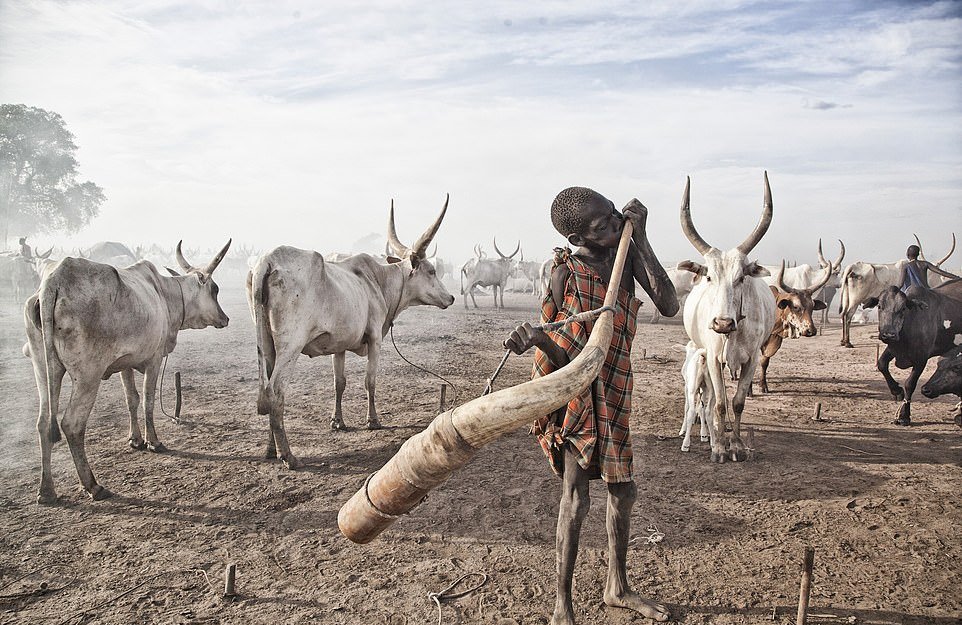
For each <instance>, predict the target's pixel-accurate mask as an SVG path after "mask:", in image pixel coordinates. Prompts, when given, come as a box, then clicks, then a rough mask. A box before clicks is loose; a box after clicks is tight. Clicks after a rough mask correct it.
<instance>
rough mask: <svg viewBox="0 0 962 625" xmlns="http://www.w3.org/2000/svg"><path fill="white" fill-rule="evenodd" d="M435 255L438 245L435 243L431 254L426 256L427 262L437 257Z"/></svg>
mask: <svg viewBox="0 0 962 625" xmlns="http://www.w3.org/2000/svg"><path fill="white" fill-rule="evenodd" d="M437 255H438V244H437V243H435V244H434V251H433V252H431V253H430V254H428V255H427V258H428V260H430V259H432V258H434V257H435V256H437Z"/></svg>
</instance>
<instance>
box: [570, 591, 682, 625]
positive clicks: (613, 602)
mask: <svg viewBox="0 0 962 625" xmlns="http://www.w3.org/2000/svg"><path fill="white" fill-rule="evenodd" d="M605 605H610V606H612V607H615V608H627V609H629V610H634V611H635V612H639V613H641V614H643V615H644V616H647V617H648V618H650V619H654V620H656V621H659V622H664V621H667V620H668V617H669V616H670V614H669V612H668V608H667V607H665V606H664V605H663V604H661V603H658V602H656V601H652V600H651V599H645V598H644V597H642V596H641V595H639V594H638V593H636V592H634V591H631V590H628V591H625V592H623V593H621V594H620V595H618V594H615V593H614V592H613V591H609V590H605ZM552 623H554V621H552Z"/></svg>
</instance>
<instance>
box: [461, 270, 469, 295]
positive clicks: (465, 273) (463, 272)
mask: <svg viewBox="0 0 962 625" xmlns="http://www.w3.org/2000/svg"><path fill="white" fill-rule="evenodd" d="M467 275H468V272H467V271H465V270H464V267H461V295H464V278H465V277H467Z"/></svg>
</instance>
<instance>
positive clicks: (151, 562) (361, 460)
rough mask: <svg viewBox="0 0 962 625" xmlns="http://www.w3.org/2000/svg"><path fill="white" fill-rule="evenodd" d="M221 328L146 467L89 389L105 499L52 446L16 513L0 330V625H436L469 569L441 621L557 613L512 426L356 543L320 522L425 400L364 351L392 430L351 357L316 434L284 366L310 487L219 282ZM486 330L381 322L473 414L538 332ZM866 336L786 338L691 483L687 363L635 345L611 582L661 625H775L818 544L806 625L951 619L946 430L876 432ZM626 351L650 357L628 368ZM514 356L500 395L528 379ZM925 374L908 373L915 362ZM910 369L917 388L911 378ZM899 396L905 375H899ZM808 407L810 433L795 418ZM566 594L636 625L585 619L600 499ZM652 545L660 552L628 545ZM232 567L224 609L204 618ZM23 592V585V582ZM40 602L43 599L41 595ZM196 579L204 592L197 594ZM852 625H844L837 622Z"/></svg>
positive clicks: (545, 508)
mask: <svg viewBox="0 0 962 625" xmlns="http://www.w3.org/2000/svg"><path fill="white" fill-rule="evenodd" d="M221 284H222V288H223V291H222V292H223V296H222V302H223V303H224V305H225V306H224V307H225V309H226V310H227V312H228V314H229V315H230V316H231V324H230V326H229V327H228V328H227V329H225V330H213V329H208V330H205V331H188V332H184V333H182V334H181V339H180V343H179V345H178V347H177V350H176V352H175V353H174V354H173V355H172V356H171V358H170V362H169V364H168V371H167V384H166V387H165V389H164V398H165V406H166V408H167V411H168V412H172V410H173V408H172V406H173V383H172V381H173V372H174V371H180V372H181V373H182V374H183V377H184V402H185V408H184V418H183V421H182V423H180V424H175V423H173V422H171V421H169V420H168V419H167V418H165V417H163V416H160V417H159V419H158V431H159V433H160V436H161V439H162V440H163V441H164V443H165V444H166V445H167V446H168V447H169V448H170V452H168V453H165V454H160V455H157V454H151V453H147V452H138V451H133V450H131V449H129V448H128V447H127V445H126V439H127V417H126V411H125V408H124V404H123V393H122V388H121V384H120V380H119V379H117V378H116V377H115V378H113V379H111V380H109V381H108V382H105V383H104V384H103V386H102V387H101V392H100V396H99V398H98V401H97V405H96V407H95V409H94V414H93V415H92V417H91V420H90V423H89V427H88V432H87V443H88V446H87V449H88V453H89V455H90V458H91V463H92V466H93V469H94V472H95V474H96V475H97V477H98V479H99V480H100V482H101V483H102V484H104V485H105V486H107V487H108V488H110V489H111V490H112V491H114V493H116V496H115V497H114V498H113V499H110V500H107V501H103V502H97V503H94V502H92V501H90V499H89V498H88V497H87V496H86V495H85V494H84V493H83V491H82V490H81V489H80V487H79V483H78V481H77V476H76V472H75V470H74V467H73V463H72V462H71V460H70V455H69V452H68V450H67V448H66V445H65V444H59V445H58V446H56V447H55V449H54V453H53V466H54V477H55V482H56V486H57V489H58V492H59V494H60V502H59V504H58V505H56V506H52V507H40V506H38V505H37V504H36V503H35V498H36V491H37V486H38V481H39V474H40V469H39V451H38V446H37V442H36V432H35V430H34V421H35V418H36V411H37V396H36V389H35V386H34V381H33V376H32V372H31V369H30V365H29V362H28V361H27V360H26V359H25V358H23V357H22V355H21V354H20V346H21V344H22V342H23V338H22V337H23V329H22V325H21V324H22V321H21V316H20V313H19V311H18V310H17V309H16V308H15V307H14V306H13V305H12V304H10V303H4V304H3V306H2V309H0V484H2V490H0V595H2V596H0V622H3V623H51V624H58V623H59V624H64V625H65V624H67V623H70V624H73V625H76V624H78V623H101V624H111V625H113V624H118V625H119V624H129V623H198V624H199V623H301V622H305V623H306V622H316V623H365V624H366V623H388V624H395V625H396V624H401V623H411V624H422V623H434V622H437V618H438V615H437V608H436V606H435V605H434V603H433V602H431V601H430V600H429V599H428V598H427V593H428V592H431V591H439V590H441V589H442V588H444V587H445V586H447V585H448V583H450V582H451V581H454V580H455V579H456V578H458V577H459V576H460V575H462V574H463V573H465V572H480V573H485V574H487V575H488V576H489V580H488V582H487V584H486V585H485V586H484V587H483V588H482V589H481V590H480V591H479V592H475V593H473V594H471V595H469V596H467V597H465V598H463V599H459V600H457V601H454V602H451V603H446V604H444V608H443V622H444V623H476V622H477V623H499V624H504V625H506V624H514V623H546V622H547V618H548V615H549V614H550V612H551V608H552V604H553V600H554V590H553V584H554V527H555V519H556V514H557V506H558V503H557V502H558V495H559V482H558V481H557V480H556V479H555V478H553V477H552V475H551V473H550V471H549V469H548V466H547V464H546V462H545V461H544V458H543V456H542V454H541V451H540V448H539V447H538V445H537V443H536V442H535V440H534V439H533V438H531V437H530V436H528V435H527V434H526V432H525V431H519V432H518V433H516V434H514V435H512V436H509V437H507V438H505V439H503V440H501V441H499V442H497V443H495V444H493V445H491V446H490V447H489V448H486V449H484V450H483V451H482V452H481V453H480V454H479V456H478V457H477V459H476V460H475V461H474V462H473V463H472V464H471V465H469V466H468V467H467V468H466V469H465V470H463V471H462V472H460V473H458V474H456V475H455V476H454V477H453V478H452V479H451V480H450V481H449V482H448V483H446V484H444V485H443V486H442V487H441V488H439V489H437V490H436V491H435V492H434V493H433V494H432V495H431V496H430V497H429V499H428V500H427V501H426V502H425V503H424V504H423V505H422V506H421V507H420V508H418V509H416V511H415V512H414V514H412V515H411V516H409V517H406V518H404V519H401V520H400V521H399V522H398V523H396V524H395V526H394V527H393V528H391V529H390V530H388V531H387V532H386V533H385V534H384V535H383V536H382V537H381V538H379V539H378V540H376V541H374V542H373V543H371V544H370V545H367V546H357V545H354V544H352V543H350V542H349V541H348V540H346V539H345V538H343V537H342V536H341V534H340V533H339V532H338V530H337V527H336V524H335V516H336V514H337V510H338V508H339V507H340V505H341V504H342V503H343V502H344V501H345V500H346V499H347V498H348V497H349V496H350V495H351V494H352V493H353V492H354V491H355V490H356V489H357V488H358V487H359V486H360V485H361V484H362V482H363V480H364V478H365V477H366V476H367V475H368V474H370V473H371V472H373V471H374V470H376V469H377V468H378V467H380V466H381V465H382V463H383V462H384V461H386V460H387V459H388V458H389V457H390V456H391V455H392V454H393V452H394V451H395V450H396V449H397V448H398V447H399V446H400V444H401V443H402V442H403V441H404V440H405V439H406V438H407V437H408V436H410V435H412V434H414V433H415V432H417V431H419V430H420V429H421V428H422V427H424V426H425V425H426V424H427V423H428V422H429V421H430V419H431V418H433V416H434V414H435V411H436V408H437V403H438V388H439V383H438V381H437V380H434V379H432V378H429V377H427V376H426V375H424V374H422V373H420V372H418V371H416V370H414V369H412V368H410V367H409V366H407V365H406V364H404V363H403V362H402V361H401V359H400V358H399V357H398V356H397V354H396V353H395V352H394V350H393V349H391V348H390V344H389V343H388V349H387V350H386V351H385V352H384V356H383V359H382V366H381V373H380V376H379V386H378V391H379V395H378V398H379V405H380V407H381V412H382V421H383V422H384V423H385V425H387V426H388V427H387V428H386V429H384V430H381V431H377V432H369V431H367V430H364V429H357V428H358V427H359V426H361V424H363V422H364V410H365V398H364V391H363V384H362V371H363V366H364V361H363V360H362V359H361V358H358V357H354V356H351V357H349V358H348V372H349V382H348V390H347V392H346V406H345V408H346V419H347V421H348V424H349V425H352V426H354V429H351V430H349V431H345V432H337V433H332V432H331V431H330V430H329V429H328V420H329V414H330V411H331V406H332V394H333V381H332V377H331V374H330V360H329V359H327V358H320V359H315V360H312V361H310V360H308V359H307V358H306V357H302V359H301V360H300V361H299V362H300V364H299V367H298V370H297V372H296V379H295V381H294V383H293V388H292V391H291V393H290V395H289V400H288V418H287V426H288V433H289V435H290V437H291V441H292V445H293V449H294V451H295V453H297V454H299V456H300V457H301V458H302V459H303V460H305V461H306V462H307V463H308V467H307V469H306V470H303V471H299V472H291V471H288V470H287V469H286V468H284V466H283V465H282V464H280V463H278V462H268V461H265V460H263V459H262V454H263V451H264V445H265V441H266V436H267V424H266V419H265V418H263V417H259V416H257V415H256V414H255V411H254V399H255V393H256V378H257V375H256V368H255V349H254V341H253V332H252V326H251V322H250V318H249V315H248V313H247V310H246V305H245V303H244V300H243V297H242V293H241V291H240V290H239V285H240V284H241V278H239V277H235V278H233V279H226V280H224V281H223V282H222V283H221ZM507 303H508V310H506V311H503V312H501V311H495V310H493V309H492V308H491V307H490V306H491V303H490V297H486V298H484V301H483V306H484V308H482V309H480V310H479V311H475V310H473V309H472V310H470V311H465V310H464V309H463V308H462V307H461V304H460V301H459V302H458V303H457V305H456V306H455V307H453V308H452V309H450V310H448V311H440V310H436V309H428V308H419V309H413V310H410V311H408V312H406V313H404V315H403V316H402V318H401V320H400V321H399V323H398V324H397V328H396V333H395V336H396V339H397V343H398V345H399V347H400V348H401V350H402V351H403V352H404V353H405V355H406V356H407V357H408V358H410V359H412V360H413V361H415V362H417V363H419V364H422V365H424V366H426V367H428V368H430V369H432V370H434V371H436V372H438V373H440V374H441V375H443V376H445V377H446V378H448V379H449V380H451V381H452V382H454V383H455V384H456V385H457V386H458V391H459V393H460V398H461V399H464V398H467V397H471V396H474V395H476V394H478V393H479V392H480V391H481V389H482V387H483V382H484V379H485V377H486V376H487V375H489V374H490V372H491V371H492V370H493V369H494V367H495V365H496V364H497V362H498V360H499V358H500V356H501V349H500V348H499V345H500V341H501V340H502V339H503V338H504V336H505V335H506V332H507V331H508V330H509V329H510V327H511V326H512V325H513V324H515V323H516V322H519V321H523V320H527V319H532V318H533V317H534V316H535V310H536V302H535V300H534V298H533V297H531V296H522V295H514V296H509V297H508V298H507ZM873 331H874V330H873V328H871V327H868V326H865V327H860V328H857V329H856V330H855V333H854V340H855V342H856V343H857V345H858V346H857V348H856V349H854V350H845V349H842V348H839V347H838V339H839V327H838V325H833V326H831V327H829V328H828V329H827V331H826V333H825V334H824V335H821V336H819V337H817V338H814V339H800V340H797V341H788V342H786V345H785V346H784V347H783V350H782V352H781V353H780V354H779V355H778V356H777V357H776V359H775V360H774V361H773V364H772V367H771V369H770V376H771V385H772V390H773V394H772V395H770V396H767V397H761V398H758V397H756V398H755V399H753V400H749V404H748V406H747V408H746V414H745V421H746V422H747V423H748V424H749V425H751V426H753V427H754V429H755V433H756V447H757V448H758V450H759V456H758V458H757V459H756V460H755V461H754V462H751V463H744V464H738V465H732V464H725V465H723V466H713V465H710V464H709V462H708V450H707V444H703V443H699V442H698V437H697V435H696V436H695V437H694V443H693V446H692V451H691V452H690V453H687V454H686V453H682V452H681V451H679V446H680V440H679V439H678V438H677V436H676V435H677V432H678V428H679V424H680V420H681V413H682V406H683V399H682V387H681V379H680V376H679V367H680V364H681V360H682V356H683V354H680V353H678V352H677V351H673V350H672V345H674V344H680V343H684V342H685V340H686V339H685V337H684V331H683V329H682V327H681V326H680V325H679V324H678V323H677V321H674V322H672V321H669V322H667V323H663V324H662V325H657V326H651V325H647V324H643V325H642V326H641V327H640V330H639V333H638V338H637V340H636V343H635V347H634V362H635V375H636V377H635V398H634V401H635V404H634V405H635V410H634V416H633V423H632V428H633V432H634V438H633V444H634V449H635V458H636V478H635V479H636V481H637V483H638V486H639V489H640V500H639V505H637V506H636V509H635V512H634V519H633V534H634V535H635V537H636V540H635V541H634V542H633V543H632V548H631V551H630V556H629V557H630V561H629V566H630V569H629V572H630V574H631V580H632V583H633V584H634V585H635V587H636V588H637V589H638V590H640V591H641V592H642V593H645V594H649V595H656V596H657V597H659V598H660V599H662V600H663V601H665V602H667V603H668V604H669V605H670V606H671V609H672V613H673V615H674V619H675V620H676V622H680V623H723V624H725V623H728V624H740V623H771V622H773V621H772V614H773V610H774V611H776V614H775V621H774V622H778V623H789V622H794V611H795V602H796V598H797V594H798V581H799V572H798V567H799V560H800V558H801V554H802V550H803V548H804V546H806V545H811V546H814V547H815V549H816V568H815V582H814V587H813V591H812V609H811V612H812V613H813V614H814V615H815V616H813V617H812V618H811V619H810V622H812V623H846V622H857V623H892V624H895V623H899V624H901V623H904V624H922V623H936V624H948V623H959V622H960V616H962V576H960V570H962V565H960V564H959V563H960V562H962V541H960V535H959V532H960V527H962V497H960V495H959V486H960V484H962V463H960V461H962V432H960V430H959V428H957V427H956V426H955V425H953V424H952V422H951V420H950V417H949V409H950V407H951V405H952V403H954V400H950V399H948V398H945V399H943V400H940V401H934V402H933V401H928V400H926V399H925V398H923V397H921V396H920V395H919V396H918V397H917V399H918V402H917V403H916V404H915V407H914V415H913V416H914V419H915V422H916V425H915V426H914V427H911V428H901V427H898V426H895V425H891V424H890V422H891V420H892V417H893V414H894V410H895V407H896V405H895V402H894V401H893V400H892V399H891V398H890V396H889V395H888V392H887V390H886V387H885V385H884V383H883V381H882V378H881V376H879V375H878V373H877V372H875V370H874V366H873V362H874V358H875V345H876V343H875V341H873V340H872V339H870V337H869V335H870V334H871V333H872V332H873ZM642 350H645V351H646V355H647V358H645V359H643V358H642ZM529 366H530V360H529V359H528V358H523V357H513V358H512V359H511V360H509V363H508V366H507V368H506V370H505V372H504V374H503V376H502V378H501V380H500V384H501V385H509V384H514V383H517V382H519V381H521V380H524V379H526V378H527V376H528V371H529ZM932 366H934V364H933V365H930V367H932ZM929 374H930V371H929V372H927V373H926V375H925V376H924V377H923V380H925V379H928V375H929ZM900 375H901V374H900ZM816 402H821V403H822V406H823V416H824V418H825V419H826V421H824V422H813V421H812V420H811V419H810V418H811V416H812V411H813V407H814V405H815V403H816ZM591 492H592V496H593V497H594V502H595V503H594V506H593V508H592V510H591V513H590V516H589V518H588V521H587V523H586V527H585V531H584V539H583V541H582V552H581V556H580V558H579V562H578V568H577V576H576V580H575V602H576V608H577V610H578V618H579V622H580V623H583V624H586V625H587V624H597V623H629V622H645V621H644V619H641V618H640V617H635V616H633V615H632V614H630V613H628V612H625V611H623V610H618V609H609V608H606V607H605V606H604V605H603V604H602V602H601V590H602V584H603V580H604V574H605V544H606V539H605V530H604V495H605V492H604V487H603V486H602V485H601V484H593V486H592V491H591ZM653 526H657V529H658V530H660V531H661V532H663V533H664V540H663V541H662V542H660V543H658V544H656V545H651V544H648V543H646V541H645V537H646V536H648V535H649V532H648V531H647V528H649V527H653ZM228 562H234V563H236V564H237V591H238V593H240V594H239V596H238V597H237V598H235V599H234V600H232V601H225V600H224V599H222V598H221V597H220V588H221V587H222V581H221V580H222V575H223V571H224V567H225V565H226V564H227V563H228ZM21 577H22V579H19V578H21ZM41 584H46V586H45V587H43V588H45V590H41V588H42V587H41ZM209 584H212V586H213V588H212V587H211V586H210V585H209ZM850 617H854V621H853V620H852V619H851V618H850Z"/></svg>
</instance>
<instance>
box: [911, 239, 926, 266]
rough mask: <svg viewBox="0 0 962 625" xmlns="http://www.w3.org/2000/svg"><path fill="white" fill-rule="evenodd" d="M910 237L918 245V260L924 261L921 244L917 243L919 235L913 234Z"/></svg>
mask: <svg viewBox="0 0 962 625" xmlns="http://www.w3.org/2000/svg"><path fill="white" fill-rule="evenodd" d="M912 236H913V237H915V242H916V243H918V244H919V258H921V259H922V260H925V254H923V253H922V242H921V241H919V235H917V234H914V233H913V234H912Z"/></svg>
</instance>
